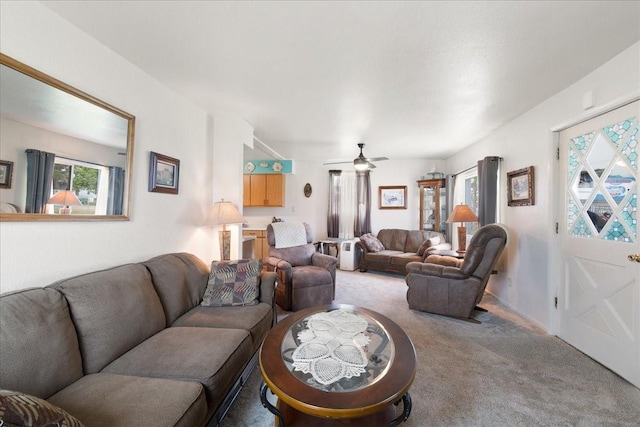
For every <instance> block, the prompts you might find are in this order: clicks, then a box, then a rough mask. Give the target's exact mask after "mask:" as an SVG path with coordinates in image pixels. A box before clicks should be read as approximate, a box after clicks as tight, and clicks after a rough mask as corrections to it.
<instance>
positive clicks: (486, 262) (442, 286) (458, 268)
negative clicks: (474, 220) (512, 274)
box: [406, 224, 508, 320]
mask: <svg viewBox="0 0 640 427" xmlns="http://www.w3.org/2000/svg"><path fill="white" fill-rule="evenodd" d="M507 237H508V234H507V230H506V228H505V227H504V226H502V225H500V224H489V225H485V226H484V227H481V228H480V229H479V230H478V231H477V232H476V233H475V234H474V235H473V237H472V238H471V242H470V243H469V247H468V249H467V252H466V253H465V257H464V259H457V258H454V257H448V256H440V255H430V256H428V257H427V258H426V259H425V262H410V263H409V264H407V273H408V274H407V277H406V282H407V286H408V287H409V289H408V290H407V302H408V303H409V308H411V309H414V310H419V311H426V312H429V313H435V314H442V315H445V316H450V317H457V318H462V319H469V320H471V319H470V316H471V312H472V311H473V309H474V308H476V307H477V305H478V304H479V303H480V300H482V296H483V294H484V290H485V288H486V287H487V282H488V281H489V277H490V276H491V272H492V271H493V268H494V267H495V265H496V263H497V262H498V259H499V258H500V255H501V254H502V251H503V250H504V248H505V246H506V245H507Z"/></svg>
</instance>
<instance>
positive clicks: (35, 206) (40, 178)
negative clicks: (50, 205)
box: [24, 148, 56, 213]
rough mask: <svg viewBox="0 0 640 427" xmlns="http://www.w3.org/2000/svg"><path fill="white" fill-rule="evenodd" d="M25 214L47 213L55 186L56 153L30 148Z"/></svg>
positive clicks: (28, 152)
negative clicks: (48, 202)
mask: <svg viewBox="0 0 640 427" xmlns="http://www.w3.org/2000/svg"><path fill="white" fill-rule="evenodd" d="M25 153H27V200H26V202H25V208H24V211H25V213H45V212H46V208H47V200H49V197H51V185H52V184H53V166H54V163H55V160H56V155H55V154H54V153H47V152H46V151H39V150H34V149H32V148H28V149H27V150H25Z"/></svg>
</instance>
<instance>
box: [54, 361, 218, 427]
mask: <svg viewBox="0 0 640 427" xmlns="http://www.w3.org/2000/svg"><path fill="white" fill-rule="evenodd" d="M49 401H50V402H51V403H53V404H55V405H57V406H60V407H62V408H65V409H66V410H67V411H68V412H69V413H72V414H74V415H75V417H76V418H78V419H79V420H81V421H82V422H84V423H85V425H87V427H89V426H90V427H131V426H154V427H173V426H180V427H191V426H199V425H203V424H204V422H205V420H206V416H207V402H206V400H205V393H204V389H203V387H202V385H201V384H200V383H198V382H196V381H177V380H171V379H165V378H145V377H138V376H128V375H117V374H108V373H98V374H91V375H86V376H84V377H82V378H81V379H80V380H78V381H76V382H75V383H73V384H72V385H70V386H69V387H67V388H65V389H63V390H60V391H59V392H58V393H56V394H54V395H53V396H51V398H49Z"/></svg>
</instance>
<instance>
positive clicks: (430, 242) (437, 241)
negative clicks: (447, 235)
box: [418, 236, 440, 256]
mask: <svg viewBox="0 0 640 427" xmlns="http://www.w3.org/2000/svg"><path fill="white" fill-rule="evenodd" d="M439 244H440V237H438V236H434V237H432V238H430V239H427V240H425V241H424V242H422V244H421V245H420V247H419V248H418V255H419V256H422V255H424V252H425V251H426V250H427V249H429V248H430V247H432V246H435V245H439Z"/></svg>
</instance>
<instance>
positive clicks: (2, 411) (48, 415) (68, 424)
mask: <svg viewBox="0 0 640 427" xmlns="http://www.w3.org/2000/svg"><path fill="white" fill-rule="evenodd" d="M0 420H1V421H2V423H0V425H9V426H20V427H23V426H24V427H84V424H82V423H81V422H80V421H78V419H77V418H75V417H73V416H72V415H70V414H69V413H68V412H67V411H65V410H64V409H61V408H58V407H57V406H55V405H53V404H51V403H49V402H47V401H46V400H43V399H40V398H38V397H35V396H31V395H28V394H24V393H20V392H17V391H10V390H0Z"/></svg>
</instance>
